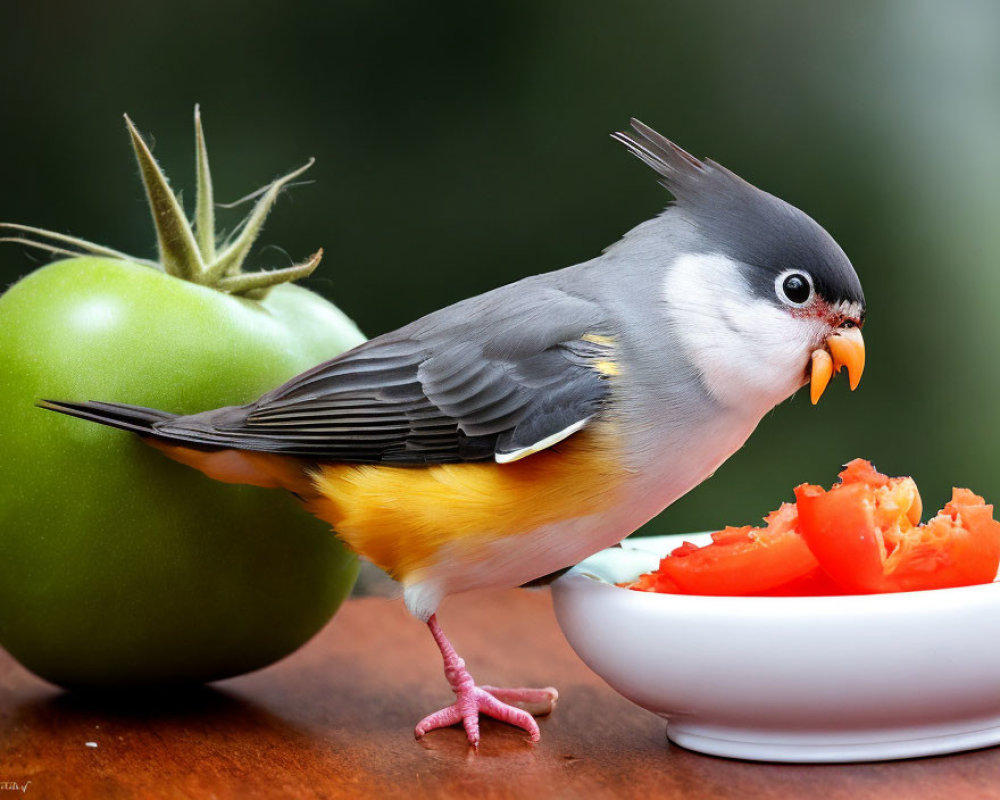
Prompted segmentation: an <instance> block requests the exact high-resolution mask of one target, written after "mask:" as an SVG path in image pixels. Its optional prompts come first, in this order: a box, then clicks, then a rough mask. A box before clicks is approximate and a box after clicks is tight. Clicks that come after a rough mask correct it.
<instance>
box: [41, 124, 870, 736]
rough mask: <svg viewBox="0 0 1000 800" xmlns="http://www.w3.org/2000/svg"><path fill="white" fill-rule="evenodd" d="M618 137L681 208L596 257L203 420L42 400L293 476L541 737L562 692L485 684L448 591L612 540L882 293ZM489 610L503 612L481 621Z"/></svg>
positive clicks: (522, 580)
mask: <svg viewBox="0 0 1000 800" xmlns="http://www.w3.org/2000/svg"><path fill="white" fill-rule="evenodd" d="M612 137H613V138H614V139H615V140H616V141H617V142H619V143H621V144H622V145H624V147H625V148H626V149H627V150H628V151H629V152H630V153H631V154H633V155H634V156H636V157H638V158H639V159H640V160H641V161H643V162H644V163H645V164H646V165H648V166H649V167H651V168H652V169H653V171H654V172H655V173H656V175H657V176H658V179H659V182H660V183H661V184H662V185H663V187H665V188H666V190H667V191H668V192H669V193H670V195H671V196H672V199H671V200H670V201H669V202H668V203H667V205H666V207H665V209H664V210H663V211H662V212H661V213H659V214H657V215H656V216H654V217H653V218H651V219H649V220H647V221H645V222H642V223H641V224H639V225H638V226H636V227H635V228H633V229H632V230H630V231H628V232H627V233H626V234H625V235H624V236H623V237H622V238H621V239H620V240H619V241H617V242H616V243H614V244H613V245H611V246H610V247H608V248H607V249H606V250H604V251H603V253H602V254H601V255H599V256H597V257H596V258H593V259H591V260H589V261H586V262H583V263H580V264H577V265H575V266H571V267H568V268H564V269H560V270H557V271H554V272H548V273H544V274H540V275H532V276H529V277H526V278H524V279H522V280H519V281H517V282H515V283H511V284H508V285H504V286H501V287H499V288H496V289H493V290H492V291H488V292H486V293H485V294H481V295H478V296H475V297H471V298H468V299H465V300H462V301H460V302H457V303H455V304H453V305H450V306H447V307H445V308H442V309H441V310H438V311H435V312H432V313H430V314H428V315H426V316H424V317H421V318H420V319H417V320H416V321H414V322H412V323H410V324H408V325H405V326H403V327H401V328H399V329H397V330H394V331H391V332H388V333H384V334H382V335H379V336H376V337H375V338H373V339H370V340H368V341H367V342H364V343H362V344H360V345H359V346H357V347H355V348H353V349H351V350H349V351H347V352H345V353H343V354H341V355H338V356H336V357H335V358H333V359H331V360H329V361H326V362H324V363H322V364H319V365H317V366H316V367H313V368H312V369H309V370H307V371H306V372H303V373H302V374H300V375H298V376H296V377H293V378H292V379H291V380H289V381H288V382H286V383H285V384H283V385H281V386H279V387H277V388H275V389H273V390H272V391H269V392H267V393H266V394H264V395H263V396H261V397H259V398H258V399H256V400H254V401H252V402H250V403H247V404H245V405H241V406H227V407H224V408H216V409H208V410H205V411H203V412H200V413H196V414H190V415H177V414H174V413H171V412H169V411H165V410H159V409H149V408H144V407H138V406H133V405H127V404H123V403H116V402H105V401H94V400H86V401H79V400H42V401H39V405H40V406H42V407H44V408H47V409H50V410H53V411H58V412H61V413H64V414H69V415H71V416H75V417H79V418H82V419H85V420H90V421H93V422H98V423H102V424H105V425H109V426H112V427H116V428H120V429H123V430H125V431H131V432H133V433H135V434H138V435H139V436H140V437H142V438H143V439H144V440H145V441H146V442H147V443H148V444H150V445H152V446H154V447H156V448H158V449H159V450H161V451H162V452H163V453H164V454H165V455H166V456H169V457H170V458H172V459H174V460H176V461H178V462H181V463H183V464H186V465H188V466H190V467H193V468H195V469H198V470H200V471H201V472H203V473H204V474H205V475H207V476H208V477H209V478H212V479H215V480H218V481H223V482H228V483H238V484H239V483H242V484H250V485H254V486H262V487H269V488H276V489H283V490H286V491H289V492H292V493H293V494H294V495H295V496H296V497H297V498H298V499H299V500H300V501H301V503H302V504H303V505H304V506H305V508H306V509H308V510H309V511H310V512H312V513H313V514H315V515H316V516H317V517H319V518H320V519H322V520H324V521H326V522H327V523H329V524H330V525H331V526H332V529H333V531H334V532H335V533H336V535H337V536H339V537H340V538H341V539H342V540H343V541H344V542H345V543H346V544H347V545H348V546H349V547H350V548H351V549H352V550H354V551H355V552H356V553H358V554H359V555H360V556H362V557H364V558H366V559H368V560H370V561H372V562H374V563H375V564H376V565H377V566H379V567H381V568H382V569H383V570H385V571H386V572H387V573H388V574H389V575H390V576H391V577H393V578H394V579H395V580H396V581H398V582H399V583H400V584H401V585H402V594H403V599H404V602H405V604H406V606H407V608H408V609H409V611H410V612H411V613H412V614H413V615H414V616H415V617H416V618H417V619H418V620H420V621H421V622H423V623H425V624H426V625H427V627H428V628H429V630H430V633H431V634H432V636H433V638H434V640H435V642H436V644H437V646H438V648H439V650H440V652H441V656H442V659H443V662H444V671H445V677H446V679H447V681H448V683H449V685H450V687H451V689H452V691H453V692H454V694H455V702H454V703H453V704H451V705H448V706H446V707H444V708H442V709H441V710H439V711H436V712H434V713H432V714H430V715H428V716H427V717H425V718H424V719H422V720H421V721H420V722H419V724H418V725H417V726H416V729H415V734H416V736H417V737H418V738H420V737H422V736H423V735H425V734H426V733H428V732H429V731H431V730H434V729H436V728H441V727H446V726H450V725H454V724H458V723H461V724H462V725H463V727H464V729H465V734H466V736H467V738H468V741H469V743H470V744H471V745H472V746H473V747H478V745H479V742H480V738H481V736H480V729H479V716H480V714H486V715H488V716H491V717H494V718H496V719H499V720H501V721H504V722H507V723H510V724H512V725H515V726H517V727H520V728H522V729H523V730H524V731H526V732H527V734H528V735H529V736H530V738H531V740H532V741H538V740H539V737H540V733H539V727H538V724H537V722H536V720H535V719H534V716H533V715H532V714H531V713H528V711H526V710H525V708H521V707H518V706H517V705H515V704H517V703H520V704H522V705H524V706H526V707H528V708H531V709H533V710H534V711H535V713H538V714H542V713H546V712H547V711H549V710H551V708H552V706H553V705H554V704H555V701H556V699H557V697H558V693H557V692H556V691H555V690H554V689H552V688H551V687H546V688H543V689H529V688H500V687H494V686H487V685H482V686H481V685H478V684H476V682H475V680H474V679H473V678H472V676H471V674H470V672H469V670H468V668H467V667H466V664H465V662H464V660H463V659H462V658H461V657H460V656H459V655H458V654H457V652H456V651H455V648H454V647H453V646H452V645H451V643H450V641H449V640H448V638H447V637H446V636H445V634H444V631H443V630H442V627H441V625H440V623H439V621H438V618H437V609H438V606H439V604H440V603H441V601H442V599H443V598H445V597H446V596H449V595H454V594H458V593H461V592H465V591H468V590H472V589H481V588H501V587H502V588H509V587H515V586H520V585H524V584H527V583H530V582H533V581H537V580H539V579H541V578H543V577H544V576H546V575H551V574H554V573H558V572H559V571H560V570H564V569H565V568H567V567H569V566H570V565H572V564H575V563H577V562H579V561H581V560H582V559H584V558H586V557H587V556H590V555H592V554H593V553H595V552H597V551H599V550H601V549H603V548H606V547H609V546H612V545H614V544H616V543H618V542H620V541H621V540H622V539H624V538H625V537H626V536H628V535H629V534H631V533H632V532H634V531H635V530H636V529H637V528H639V527H640V526H641V525H642V524H644V523H645V522H647V521H648V520H650V519H651V518H652V517H653V516H655V515H656V514H658V513H659V512H660V511H662V510H663V509H664V508H666V507H667V506H669V505H670V504H671V503H673V502H674V501H675V500H677V499H678V498H679V497H681V496H683V495H684V494H686V493H687V492H688V491H690V490H691V489H692V488H694V487H695V486H697V485H698V484H699V483H701V482H702V481H703V480H705V479H706V478H708V477H709V476H710V475H712V473H713V472H715V470H716V469H717V468H718V467H719V466H720V465H721V464H722V463H723V462H724V461H726V459H728V458H729V457H730V456H731V455H732V454H733V453H734V452H735V451H736V450H738V449H739V448H740V447H741V446H742V445H743V444H744V442H745V441H746V440H747V438H748V437H749V436H750V434H751V433H752V432H753V430H754V429H755V428H756V426H757V424H758V422H759V421H760V420H761V419H762V417H763V416H764V415H765V414H766V413H768V412H769V411H770V410H771V409H772V408H774V407H775V406H776V405H777V404H779V403H781V402H782V401H784V400H785V399H787V398H788V397H790V396H791V395H792V394H793V393H795V392H796V391H797V390H798V389H800V388H801V387H803V386H804V385H806V384H810V385H811V395H812V401H813V403H814V404H815V403H816V402H817V401H818V400H819V397H820V396H821V395H822V394H823V392H824V390H825V389H826V386H827V384H828V382H829V381H830V379H831V376H832V374H834V373H835V372H839V371H840V370H841V369H842V368H846V371H847V374H848V378H849V382H850V385H851V388H852V389H854V388H856V386H857V384H858V381H859V380H860V378H861V373H862V371H863V369H864V357H865V349H864V339H863V337H862V335H861V327H862V325H863V324H864V320H865V314H866V303H865V297H864V293H863V291H862V287H861V283H860V280H859V278H858V275H857V273H856V272H855V269H854V267H853V266H852V264H851V262H850V260H849V259H848V257H847V255H846V254H845V253H844V251H843V250H842V249H841V247H840V246H839V245H838V244H837V243H836V242H835V240H834V239H833V237H832V236H831V235H830V234H829V233H827V231H826V230H824V229H823V228H822V227H821V226H820V225H819V224H818V223H817V222H816V221H814V220H813V219H812V218H811V217H809V216H808V215H807V214H805V213H804V212H803V211H800V210H799V209H798V208H796V207H794V206H792V205H790V204H788V203H786V202H784V201H783V200H780V199H779V198H777V197H775V196H773V195H771V194H769V193H767V192H765V191H763V190H761V189H758V188H756V187H755V186H753V185H751V184H750V183H748V182H747V181H745V180H743V179H742V178H740V177H738V176H737V175H736V174H735V173H733V172H731V171H729V170H728V169H726V168H725V167H723V166H721V165H720V164H718V163H716V162H714V161H712V160H710V159H705V160H700V159H698V158H696V157H694V156H692V155H690V154H689V153H688V152H686V151H685V150H683V149H681V148H680V147H679V146H678V145H676V144H674V143H673V142H671V141H670V140H668V139H667V138H665V137H664V136H662V135H661V134H659V133H657V132H656V131H654V130H653V129H652V128H650V127H648V126H646V125H644V124H643V123H641V122H639V121H638V120H635V119H633V120H632V121H631V130H630V131H619V132H616V133H613V134H612ZM484 624H488V623H486V622H484Z"/></svg>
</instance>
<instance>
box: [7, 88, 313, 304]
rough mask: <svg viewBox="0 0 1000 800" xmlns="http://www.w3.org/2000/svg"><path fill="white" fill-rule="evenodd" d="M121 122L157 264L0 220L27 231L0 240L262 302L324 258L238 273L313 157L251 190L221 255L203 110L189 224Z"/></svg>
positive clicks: (137, 138)
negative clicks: (134, 266) (142, 269)
mask: <svg viewBox="0 0 1000 800" xmlns="http://www.w3.org/2000/svg"><path fill="white" fill-rule="evenodd" d="M125 124H126V127H127V129H128V133H129V137H130V138H131V141H132V149H133V151H134V152H135V157H136V160H137V161H138V162H139V171H140V173H141V175H142V182H143V186H144V187H145V189H146V197H147V199H148V200H149V207H150V211H151V212H152V215H153V224H154V226H155V228H156V239H157V246H158V248H159V255H160V260H159V262H155V261H149V260H147V259H141V258H134V257H133V256H129V255H127V254H126V253H122V252H119V251H118V250H113V249H112V248H110V247H104V246H103V245H99V244H95V243H93V242H89V241H87V240H86V239H80V238H77V237H75V236H67V235H65V234H61V233H55V232H54V231H48V230H44V229H42V228H34V227H31V226H28V225H17V224H14V223H6V222H4V223H0V229H7V230H11V231H15V232H17V233H24V234H30V236H8V237H0V242H15V243H19V244H24V245H27V246H29V247H34V248H37V249H39V250H45V251H47V252H49V253H54V254H57V255H67V256H80V255H94V256H101V257H105V258H114V259H120V260H123V261H132V262H136V263H139V264H145V265H147V266H151V267H156V268H158V269H163V270H164V271H165V272H167V274H169V275H172V276H173V277H175V278H179V279H181V280H186V281H191V282H192V283H197V284H200V285H202V286H206V287H209V288H212V289H217V290H218V291H220V292H227V293H228V294H234V295H240V296H243V297H249V298H253V299H261V298H263V297H264V296H265V295H266V294H267V292H268V290H269V289H271V288H272V287H274V286H277V285H279V284H281V283H288V282H290V281H295V280H299V279H301V278H304V277H306V276H308V275H310V274H311V273H312V272H313V270H315V269H316V267H317V266H318V264H319V262H320V259H321V257H322V255H323V251H322V250H318V251H317V252H316V253H314V254H313V255H312V256H310V257H309V258H308V259H306V260H305V261H303V262H301V263H299V264H295V265H293V266H291V267H285V268H283V269H273V270H262V271H259V272H251V273H244V272H243V264H244V262H245V261H246V258H247V256H248V255H249V253H250V250H251V248H252V247H253V244H254V242H255V241H256V240H257V237H258V236H259V235H260V232H261V230H262V229H263V227H264V221H265V220H266V219H267V216H268V214H270V212H271V209H272V208H274V204H275V202H276V201H277V199H278V196H279V195H280V194H281V191H282V190H283V189H284V188H286V187H287V186H288V185H289V184H290V183H291V182H292V181H293V180H294V179H295V178H297V177H298V176H299V175H301V174H302V173H303V172H305V171H306V170H307V169H309V167H311V166H312V165H313V163H314V161H315V159H312V158H310V159H309V161H308V162H306V163H305V164H304V165H303V166H301V167H299V168H298V169H296V170H293V171H292V172H290V173H288V174H287V175H284V176H283V177H281V178H278V179H277V180H275V181H273V182H271V183H270V184H268V185H266V186H264V187H263V188H262V189H259V190H258V191H256V192H254V193H253V194H251V195H250V197H259V198H260V199H259V200H257V203H256V205H255V206H254V207H253V210H252V211H251V212H250V214H249V215H248V216H247V217H246V219H245V220H244V221H243V223H242V225H241V226H239V228H238V231H239V234H238V235H237V236H236V238H235V239H233V240H232V241H231V242H230V243H229V244H228V245H226V246H225V247H224V248H223V250H222V252H221V253H218V252H216V232H215V205H216V204H215V202H214V192H213V188H212V175H211V171H210V170H209V166H208V149H207V147H206V145H205V132H204V129H203V128H202V124H201V110H200V108H199V107H198V106H195V109H194V130H195V158H196V173H197V197H196V200H195V218H194V224H193V225H192V223H191V222H190V221H189V220H188V218H187V217H186V216H185V214H184V209H183V207H182V206H181V203H180V200H178V198H177V196H176V195H175V194H174V192H173V190H172V189H171V188H170V182H169V181H168V180H167V176H166V175H165V174H164V173H163V170H162V169H161V168H160V165H159V164H157V163H156V159H155V158H153V154H152V153H151V152H150V150H149V147H148V146H147V145H146V143H145V141H144V140H143V138H142V136H141V135H140V133H139V131H138V130H137V129H136V127H135V125H133V124H132V120H131V119H129V117H128V115H127V114H126V115H125ZM45 240H50V241H45ZM61 245H66V246H65V247H64V246H61ZM70 248H74V249H70Z"/></svg>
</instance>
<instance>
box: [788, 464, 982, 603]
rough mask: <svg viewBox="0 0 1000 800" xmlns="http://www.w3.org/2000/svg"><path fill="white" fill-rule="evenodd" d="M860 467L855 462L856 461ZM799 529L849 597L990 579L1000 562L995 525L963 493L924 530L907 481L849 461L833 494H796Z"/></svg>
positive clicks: (803, 489) (812, 490) (808, 489)
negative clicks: (851, 593) (852, 594)
mask: <svg viewBox="0 0 1000 800" xmlns="http://www.w3.org/2000/svg"><path fill="white" fill-rule="evenodd" d="M859 462H860V463H859ZM795 497H796V501H797V506H798V512H799V529H800V531H801V532H802V537H803V539H804V540H805V542H806V543H807V544H808V546H809V548H810V549H811V550H812V552H813V553H814V554H815V556H816V558H817V559H818V561H819V564H820V566H821V567H822V568H823V570H824V571H825V572H826V573H827V574H828V575H829V576H830V577H831V578H832V579H833V580H834V581H835V582H836V583H837V584H838V585H839V586H840V587H841V588H842V589H843V590H845V591H849V592H854V593H862V594H867V593H872V592H901V591H916V590H921V589H941V588H946V587H950V586H966V585H970V584H975V583H987V582H989V581H992V580H993V579H994V578H995V577H996V574H997V567H998V565H1000V523H997V522H996V521H995V520H994V519H993V507H992V506H991V505H988V504H986V502H985V501H984V500H983V498H981V497H979V496H978V495H976V494H973V493H972V492H970V491H969V490H967V489H955V490H954V492H953V495H952V499H951V501H950V502H949V503H948V504H947V505H946V506H945V507H944V509H943V510H942V511H941V512H940V513H939V514H938V515H937V516H936V517H934V518H933V519H932V520H930V521H929V522H928V523H927V524H926V525H920V524H919V522H920V509H921V503H920V494H919V492H918V491H917V487H916V484H915V483H914V482H913V479H912V478H887V477H886V476H884V475H882V474H881V473H878V472H876V471H875V470H874V468H873V467H872V466H871V464H869V463H868V462H861V461H860V459H858V460H856V461H854V462H851V464H849V465H848V466H847V468H846V469H845V470H844V472H843V473H841V483H840V484H838V485H836V486H834V487H833V488H832V489H830V491H828V492H827V491H824V490H823V489H822V488H821V487H819V486H812V485H809V484H803V485H802V486H799V487H797V488H796V490H795Z"/></svg>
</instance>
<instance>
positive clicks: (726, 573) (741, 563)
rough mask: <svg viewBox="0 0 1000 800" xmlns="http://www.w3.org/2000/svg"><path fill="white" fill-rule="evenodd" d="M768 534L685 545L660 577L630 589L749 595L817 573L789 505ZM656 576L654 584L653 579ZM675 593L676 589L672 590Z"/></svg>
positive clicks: (746, 530) (724, 535)
mask: <svg viewBox="0 0 1000 800" xmlns="http://www.w3.org/2000/svg"><path fill="white" fill-rule="evenodd" d="M766 521H767V525H766V527H763V528H752V527H750V526H744V527H739V528H735V527H728V528H725V529H723V530H721V531H718V532H717V533H713V534H712V543H711V544H708V545H705V546H704V547H698V546H697V545H693V544H691V543H690V542H685V543H684V544H682V545H681V546H680V547H678V548H676V549H675V550H674V551H673V552H672V553H671V554H670V555H668V556H666V557H665V558H664V559H662V560H661V561H660V567H659V569H658V570H657V571H656V572H655V573H650V574H649V575H644V576H642V577H641V578H640V579H639V581H637V582H636V584H633V585H632V587H631V588H635V589H641V590H644V591H668V592H677V593H682V594H708V595H746V594H753V593H756V592H763V591H766V590H768V589H771V588H773V587H777V586H782V585H784V584H788V583H790V582H791V581H794V580H795V579H797V578H802V577H803V576H806V575H808V574H810V573H811V572H813V571H815V569H816V567H817V561H816V558H815V557H814V556H813V555H812V553H810V552H809V548H808V547H807V546H806V544H805V541H804V540H803V539H802V537H801V536H800V535H799V533H798V530H797V523H798V514H797V512H796V510H795V505H794V504H793V503H785V504H784V505H782V507H781V508H779V509H778V510H777V511H775V512H773V513H771V514H770V515H769V516H768V517H767V520H766ZM650 576H655V581H654V580H653V579H652V578H651V577H650ZM670 587H673V588H670Z"/></svg>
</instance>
